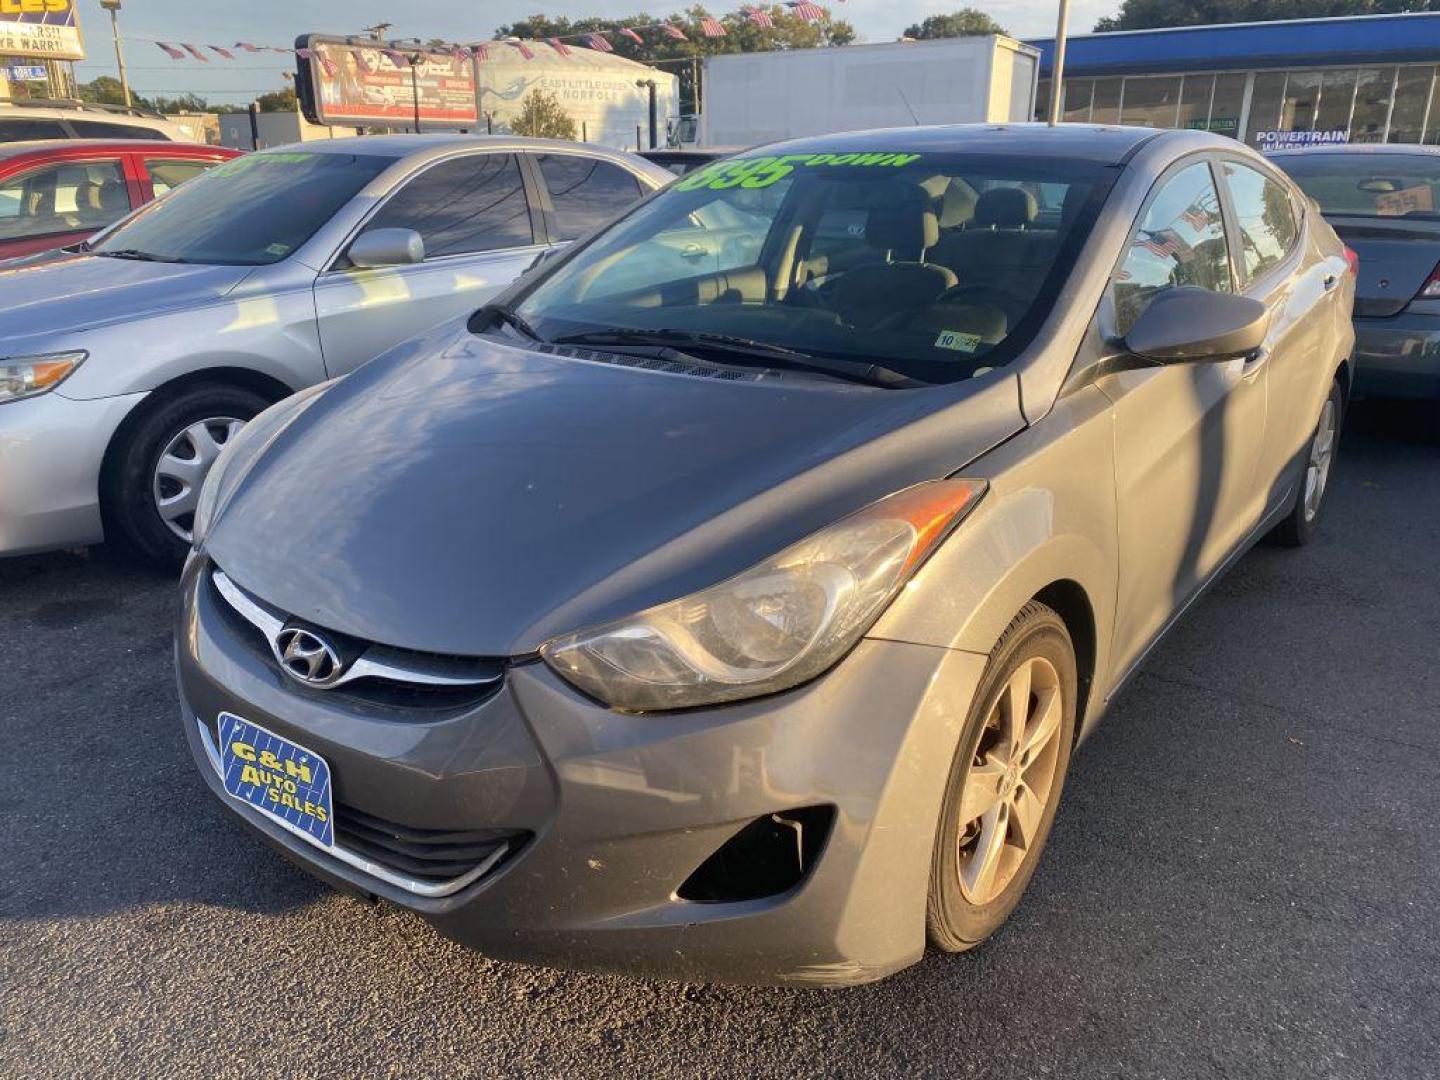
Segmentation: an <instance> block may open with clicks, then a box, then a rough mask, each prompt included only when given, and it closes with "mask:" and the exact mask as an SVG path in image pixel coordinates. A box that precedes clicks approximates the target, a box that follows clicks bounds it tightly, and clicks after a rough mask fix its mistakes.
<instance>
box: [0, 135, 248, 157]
mask: <svg viewBox="0 0 1440 1080" xmlns="http://www.w3.org/2000/svg"><path fill="white" fill-rule="evenodd" d="M95 150H114V151H117V152H120V153H127V154H129V153H137V154H172V155H173V154H176V153H179V154H182V155H191V154H194V155H201V154H206V153H213V154H219V155H221V156H232V155H235V154H237V153H238V151H235V150H231V149H230V148H229V147H226V146H211V145H209V144H208V143H186V142H170V141H169V140H168V139H167V140H160V139H29V140H26V141H23V142H7V143H0V161H10V160H13V159H14V158H18V157H29V156H44V157H80V156H83V155H85V154H88V153H91V152H93V151H95Z"/></svg>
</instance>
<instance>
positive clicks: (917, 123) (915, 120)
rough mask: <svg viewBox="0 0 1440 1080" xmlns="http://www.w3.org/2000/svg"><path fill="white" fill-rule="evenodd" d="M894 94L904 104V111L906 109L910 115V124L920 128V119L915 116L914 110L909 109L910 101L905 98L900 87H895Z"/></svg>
mask: <svg viewBox="0 0 1440 1080" xmlns="http://www.w3.org/2000/svg"><path fill="white" fill-rule="evenodd" d="M895 93H897V94H899V95H900V100H901V101H903V102H904V103H905V109H906V111H907V112H909V113H910V120H911V122H912V123H913V124H914V125H915V126H916V127H919V126H920V118H919V117H918V116H916V115H915V110H914V109H912V108H910V99H909V98H907V97H906V96H905V91H904V90H901V89H900V87H899V86H898V85H897V86H896V87H895Z"/></svg>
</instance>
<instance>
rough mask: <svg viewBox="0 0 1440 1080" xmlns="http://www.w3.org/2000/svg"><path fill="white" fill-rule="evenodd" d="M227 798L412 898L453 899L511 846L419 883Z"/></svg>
mask: <svg viewBox="0 0 1440 1080" xmlns="http://www.w3.org/2000/svg"><path fill="white" fill-rule="evenodd" d="M195 726H196V727H197V728H198V729H199V731H200V741H201V743H203V744H204V746H205V756H206V757H207V758H209V759H210V767H211V768H212V769H214V770H215V775H216V776H217V777H219V778H220V783H221V786H222V787H223V786H224V783H225V768H224V766H223V765H222V764H221V762H220V748H219V747H217V746H216V745H215V738H214V736H213V735H211V734H210V728H209V727H207V726H206V724H205V723H204V722H203V721H202V720H201V719H200V718H199V717H196V718H195ZM225 794H226V795H227V796H229V797H230V798H231V799H232V800H234V801H235V802H236V803H238V804H240V805H241V806H244V807H247V808H248V809H249V810H250V812H251V813H254V814H256V816H257V817H262V818H263V820H265V821H267V822H269V823H271V824H274V825H279V826H280V827H281V828H283V829H285V831H286V832H289V833H291V834H292V835H294V836H297V837H299V838H300V839H301V840H304V841H305V842H306V843H307V844H309V845H310V846H311V847H313V848H316V849H318V850H320V851H323V852H324V853H325V854H327V855H330V856H332V857H333V858H335V859H337V860H338V861H340V862H342V863H344V864H345V865H346V866H349V867H351V868H352V869H355V870H358V871H360V872H361V873H362V874H369V875H370V876H371V877H374V878H378V879H379V880H381V881H383V882H385V884H387V885H393V886H394V887H395V888H397V889H404V890H405V891H406V892H408V893H410V894H411V895H413V896H420V897H424V898H425V899H427V900H439V899H442V898H444V897H446V896H452V895H454V894H455V893H457V892H459V891H460V890H461V889H463V888H465V886H467V885H471V884H473V883H474V882H476V881H479V880H480V879H481V878H482V877H484V876H485V874H486V872H487V871H489V870H490V869H491V868H492V867H493V866H494V865H495V864H496V863H497V862H499V861H500V860H501V859H502V858H503V857H504V855H505V853H506V852H507V851H509V850H510V842H509V841H508V840H499V841H497V842H496V843H497V845H498V846H497V847H496V848H495V850H494V851H493V852H492V853H491V854H490V855H489V856H488V857H487V858H486V859H485V861H484V862H482V863H481V864H480V865H479V866H476V867H475V868H474V869H472V870H467V871H466V872H465V873H463V874H461V875H460V876H459V877H457V878H451V879H450V880H449V881H439V882H429V881H420V880H419V879H417V878H411V877H406V876H405V875H404V874H397V873H395V872H394V871H393V870H388V869H386V868H385V867H383V866H381V865H379V864H378V863H374V862H371V861H370V860H369V859H367V858H365V857H364V856H362V855H357V854H355V852H353V851H351V850H350V849H349V848H346V847H342V846H341V845H340V844H338V843H337V844H334V845H332V846H330V847H326V846H325V845H324V844H322V843H321V842H320V841H319V840H317V839H316V838H315V837H313V836H311V835H310V834H309V833H307V832H306V831H305V830H304V829H301V828H299V827H297V826H295V825H291V824H290V823H289V822H288V821H284V820H282V819H280V818H276V817H270V816H269V815H268V814H266V815H261V814H259V812H258V811H257V810H256V809H255V807H254V806H252V805H251V804H250V803H248V802H245V800H243V799H236V798H235V797H234V796H233V795H230V793H229V792H228V791H227V792H226V793H225Z"/></svg>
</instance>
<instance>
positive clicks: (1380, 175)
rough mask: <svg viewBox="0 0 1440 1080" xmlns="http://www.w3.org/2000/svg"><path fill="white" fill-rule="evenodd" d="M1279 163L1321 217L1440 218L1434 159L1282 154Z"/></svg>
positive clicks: (1439, 166) (1438, 170) (1437, 160)
mask: <svg viewBox="0 0 1440 1080" xmlns="http://www.w3.org/2000/svg"><path fill="white" fill-rule="evenodd" d="M1280 162H1281V164H1282V165H1283V166H1284V167H1285V171H1286V172H1288V173H1289V174H1290V175H1291V176H1292V177H1294V178H1295V182H1296V183H1297V184H1299V185H1300V190H1301V191H1303V192H1305V194H1306V195H1309V196H1310V197H1311V198H1312V199H1314V200H1315V201H1316V202H1317V203H1319V204H1320V212H1321V213H1322V214H1333V215H1336V216H1338V217H1427V218H1440V198H1437V197H1436V187H1437V185H1440V156H1436V157H1431V156H1430V155H1428V154H1366V153H1359V154H1287V155H1286V156H1285V157H1283V158H1281V159H1280Z"/></svg>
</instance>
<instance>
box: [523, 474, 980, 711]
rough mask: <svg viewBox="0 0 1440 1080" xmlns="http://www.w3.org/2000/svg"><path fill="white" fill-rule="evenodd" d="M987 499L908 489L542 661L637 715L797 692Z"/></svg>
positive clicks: (943, 483)
mask: <svg viewBox="0 0 1440 1080" xmlns="http://www.w3.org/2000/svg"><path fill="white" fill-rule="evenodd" d="M984 493H985V483H984V481H980V480H940V481H935V482H932V483H926V484H920V485H918V486H916V487H913V488H908V489H906V490H905V491H902V492H899V493H897V494H895V495H891V496H890V497H889V498H886V499H882V500H880V501H879V502H877V503H874V504H872V505H871V506H869V507H867V508H865V509H864V510H861V511H860V512H859V513H856V514H853V515H851V516H850V517H848V518H845V519H844V520H843V521H840V522H838V523H837V524H835V525H832V526H830V527H829V528H826V529H822V530H821V531H820V532H818V533H815V534H814V535H812V536H810V537H809V538H808V539H805V540H802V541H800V543H798V544H795V545H794V546H793V547H789V548H786V549H785V550H784V551H782V552H780V554H778V555H776V556H774V557H773V558H770V559H766V560H765V561H764V562H762V563H760V564H759V565H758V566H754V567H751V568H750V569H749V570H746V571H744V572H743V573H741V574H738V575H736V576H735V577H733V578H731V579H730V580H728V581H725V582H722V583H721V584H719V585H716V586H714V587H712V588H709V589H705V590H703V591H701V592H698V593H695V594H693V595H691V596H687V597H685V598H684V599H681V600H675V601H672V602H671V603H668V604H661V605H660V606H659V607H654V608H651V609H650V610H648V611H643V612H641V613H640V614H638V615H634V616H631V617H630V618H628V619H620V620H618V621H617V622H613V623H609V624H608V625H605V626H600V627H596V628H595V629H592V630H585V631H581V632H580V633H577V634H570V635H567V636H565V637H561V638H556V639H555V640H553V641H550V642H548V643H546V644H545V645H544V646H542V647H541V649H540V655H541V656H542V657H543V658H544V660H545V662H546V663H548V664H549V665H550V666H551V667H552V668H553V669H554V670H555V671H556V672H557V673H559V674H560V675H561V676H562V677H564V678H565V679H567V680H568V681H569V682H571V683H573V684H574V685H575V686H576V687H578V688H579V689H581V690H583V691H584V692H585V693H587V694H589V695H590V696H591V697H595V698H598V699H600V700H601V701H603V702H606V703H607V704H609V705H613V706H615V707H616V708H621V709H628V710H632V711H636V712H646V711H650V710H654V709H683V708H688V707H690V706H694V705H709V704H714V703H716V702H721V701H735V700H738V699H740V698H749V697H757V696H759V695H761V694H770V693H774V692H776V691H778V690H786V689H789V688H790V687H792V686H796V685H798V684H800V683H802V682H805V681H806V680H807V679H812V678H814V677H815V676H816V675H819V674H820V673H821V672H823V671H825V670H826V669H827V668H828V667H830V666H831V665H832V664H834V663H835V662H836V661H837V660H839V659H840V657H842V656H844V655H845V653H846V652H848V651H849V649H850V648H851V647H852V646H853V645H854V644H855V642H856V641H858V640H859V639H860V636H861V635H862V634H864V633H865V631H866V630H868V629H869V628H870V627H871V625H872V624H873V623H874V622H875V620H876V619H877V618H878V617H879V616H880V613H881V612H882V611H883V610H884V609H885V605H886V604H888V603H889V602H890V600H891V598H892V597H893V596H894V595H895V594H896V592H897V591H899V589H900V588H901V586H903V585H904V584H905V582H906V580H907V579H908V578H909V577H910V575H911V574H913V573H914V572H915V570H916V569H917V568H918V567H919V566H920V564H921V563H923V562H924V561H925V558H926V557H927V556H928V555H929V554H930V553H931V552H932V551H934V550H935V547H936V546H937V545H938V544H939V543H940V541H941V540H942V539H943V538H944V537H945V536H946V535H947V534H948V533H949V531H950V529H951V528H953V527H954V525H955V524H956V523H958V522H959V521H960V519H961V518H962V517H963V516H964V515H965V513H966V512H967V511H968V510H969V509H970V508H971V507H973V506H974V505H975V503H976V502H978V501H979V499H980V497H981V496H982V495H983V494H984Z"/></svg>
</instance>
